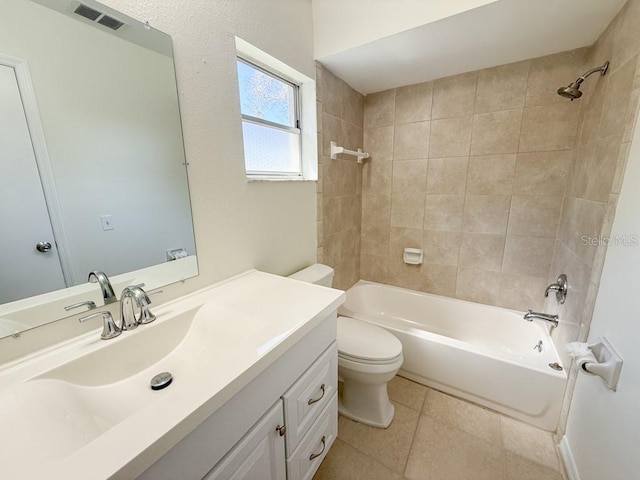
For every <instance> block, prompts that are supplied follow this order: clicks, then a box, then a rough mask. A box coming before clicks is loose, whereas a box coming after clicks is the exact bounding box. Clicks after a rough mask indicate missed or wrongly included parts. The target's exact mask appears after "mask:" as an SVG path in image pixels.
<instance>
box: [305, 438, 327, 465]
mask: <svg viewBox="0 0 640 480" xmlns="http://www.w3.org/2000/svg"><path fill="white" fill-rule="evenodd" d="M325 440H326V437H325V436H324V435H323V436H322V440H321V442H322V450H320V453H312V454H311V455H310V456H309V460H314V459H316V458H318V457H319V456H320V455H322V454H323V453H324V449H325V448H326V447H327V444H326V442H325Z"/></svg>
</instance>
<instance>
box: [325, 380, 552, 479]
mask: <svg viewBox="0 0 640 480" xmlns="http://www.w3.org/2000/svg"><path fill="white" fill-rule="evenodd" d="M389 397H390V398H391V401H392V402H393V404H394V405H395V408H396V412H395V417H394V420H393V422H392V423H391V425H390V426H389V428H387V429H384V430H383V429H378V428H372V427H369V426H366V425H362V424H360V423H356V422H353V421H351V420H348V419H347V418H344V417H342V416H341V417H340V418H339V420H338V438H337V440H336V441H335V443H334V444H333V447H332V448H331V450H330V452H329V455H327V457H326V458H325V460H324V462H323V463H322V465H321V467H320V469H319V470H318V472H317V473H316V475H315V476H314V477H313V478H314V480H360V479H363V480H365V479H366V480H562V479H563V476H562V474H561V473H560V471H561V467H560V464H559V461H558V458H557V455H556V451H555V447H554V443H553V440H552V436H551V435H552V434H551V433H549V432H545V431H543V430H539V429H537V428H534V427H531V426H529V425H527V424H524V423H522V422H519V421H517V420H513V419H511V418H508V417H505V416H502V415H500V414H498V413H495V412H493V411H490V410H487V409H485V408H482V407H479V406H477V405H474V404H471V403H469V402H466V401H464V400H460V399H458V398H455V397H452V396H449V395H445V394H443V393H441V392H438V391H437V390H432V389H430V388H427V387H425V386H423V385H419V384H417V383H414V382H411V381H409V380H406V379H404V378H402V377H396V378H394V379H393V380H392V381H391V382H390V383H389Z"/></svg>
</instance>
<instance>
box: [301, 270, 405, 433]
mask: <svg viewBox="0 0 640 480" xmlns="http://www.w3.org/2000/svg"><path fill="white" fill-rule="evenodd" d="M290 278H293V279H296V280H300V281H305V282H309V283H314V284H317V285H323V286H326V287H330V286H331V282H332V281H333V269H332V268H331V267H328V266H326V265H321V264H315V265H312V266H310V267H308V268H305V269H304V270H300V271H299V272H296V273H294V274H293V275H291V276H290ZM337 337H338V377H339V379H340V381H341V382H342V383H343V385H342V394H341V395H340V398H339V403H338V411H339V412H340V414H342V415H344V416H345V417H348V418H351V419H353V420H355V421H357V422H360V423H364V424H367V425H371V426H374V427H379V428H387V427H388V426H389V424H390V423H391V421H392V420H393V414H394V407H393V404H392V403H391V402H390V401H389V395H388V393H387V382H389V381H390V380H391V379H392V378H393V377H394V376H395V375H396V373H398V370H399V369H400V367H401V366H402V361H403V356H402V344H401V343H400V340H398V339H397V338H396V337H394V336H393V335H392V334H391V333H389V332H387V331H386V330H384V329H383V328H381V327H378V326H376V325H372V324H370V323H368V322H365V321H362V320H357V319H354V318H350V317H343V316H339V317H338V335H337Z"/></svg>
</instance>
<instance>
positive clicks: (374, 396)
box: [338, 381, 395, 428]
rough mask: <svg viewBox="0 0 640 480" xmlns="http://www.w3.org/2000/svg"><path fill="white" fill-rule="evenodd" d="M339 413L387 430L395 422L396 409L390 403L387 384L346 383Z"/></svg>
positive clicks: (339, 403) (340, 399) (340, 400)
mask: <svg viewBox="0 0 640 480" xmlns="http://www.w3.org/2000/svg"><path fill="white" fill-rule="evenodd" d="M338 413H340V414H341V415H343V416H345V417H347V418H350V419H351V420H355V421H356V422H359V423H364V424H365V425H370V426H372V427H377V428H387V427H388V426H389V425H390V424H391V421H392V420H393V414H394V413H395V407H394V406H393V404H392V403H391V402H390V401H389V395H388V393H387V384H386V383H383V384H381V385H370V384H363V383H359V382H353V381H346V382H344V385H343V389H342V395H340V397H339V399H338Z"/></svg>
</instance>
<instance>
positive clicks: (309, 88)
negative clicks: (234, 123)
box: [234, 37, 318, 182]
mask: <svg viewBox="0 0 640 480" xmlns="http://www.w3.org/2000/svg"><path fill="white" fill-rule="evenodd" d="M235 42H236V55H235V59H234V60H235V61H234V65H235V67H236V68H235V70H236V74H237V62H238V61H241V62H244V63H245V64H248V65H249V66H250V67H252V68H255V69H257V70H259V71H261V72H263V73H265V74H267V75H269V76H271V77H273V78H275V79H277V80H279V81H282V82H284V83H286V84H288V85H291V86H293V87H294V103H295V105H294V115H295V120H296V122H297V123H296V128H294V127H290V126H285V125H283V124H279V123H277V122H272V121H269V120H264V119H261V118H256V117H253V116H251V115H247V114H243V113H242V105H241V104H240V83H239V77H236V79H237V85H238V101H239V107H240V116H241V124H242V125H244V122H245V121H246V122H249V123H253V124H256V125H258V126H263V127H268V128H273V129H276V130H280V131H284V132H287V133H295V134H297V135H298V138H299V141H298V148H299V150H298V162H299V163H298V166H299V168H298V171H296V172H281V171H265V170H258V171H255V170H248V169H247V164H246V157H245V155H244V131H243V132H242V146H243V156H242V159H243V162H244V169H245V174H246V177H247V181H249V182H252V181H317V180H318V134H317V114H316V85H315V80H314V79H313V78H310V77H308V76H306V75H304V74H303V73H300V72H299V71H297V70H295V69H294V68H292V67H291V66H289V65H287V64H285V63H283V62H282V61H280V60H278V59H276V58H275V57H272V56H271V55H269V54H267V53H266V52H264V51H262V50H260V49H258V48H257V47H255V46H253V45H251V44H250V43H248V42H246V41H245V40H243V39H241V38H239V37H235ZM243 130H244V129H243Z"/></svg>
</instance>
